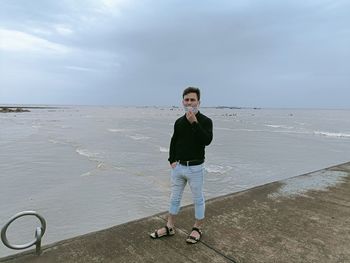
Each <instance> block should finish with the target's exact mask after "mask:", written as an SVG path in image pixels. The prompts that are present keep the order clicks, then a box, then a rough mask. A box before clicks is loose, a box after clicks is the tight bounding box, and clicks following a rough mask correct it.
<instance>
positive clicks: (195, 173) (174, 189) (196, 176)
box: [169, 163, 205, 220]
mask: <svg viewBox="0 0 350 263" xmlns="http://www.w3.org/2000/svg"><path fill="white" fill-rule="evenodd" d="M203 179H204V166H203V164H200V165H192V166H186V165H181V164H179V163H178V164H177V165H176V166H175V168H172V169H171V196H170V208H169V213H170V214H172V215H177V214H178V213H179V211H180V203H181V198H182V194H183V191H184V189H185V186H186V183H187V182H188V184H189V185H190V188H191V192H192V199H193V203H194V213H195V218H196V219H198V220H201V219H203V218H204V213H205V199H204V195H203Z"/></svg>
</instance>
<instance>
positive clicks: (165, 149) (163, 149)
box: [159, 147, 169, 153]
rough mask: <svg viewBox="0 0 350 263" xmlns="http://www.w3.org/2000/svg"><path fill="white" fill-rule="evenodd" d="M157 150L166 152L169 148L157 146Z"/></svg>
mask: <svg viewBox="0 0 350 263" xmlns="http://www.w3.org/2000/svg"><path fill="white" fill-rule="evenodd" d="M159 151H160V152H161V153H168V152H169V148H166V147H159Z"/></svg>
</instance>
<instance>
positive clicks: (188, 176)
mask: <svg viewBox="0 0 350 263" xmlns="http://www.w3.org/2000/svg"><path fill="white" fill-rule="evenodd" d="M182 97H183V100H182V104H183V106H184V108H185V111H186V114H185V115H183V116H182V117H180V118H179V119H177V120H176V122H175V125H174V134H173V136H172V138H171V142H170V151H169V159H168V160H169V162H170V166H171V197H170V208H169V214H168V221H167V224H166V226H164V227H163V228H160V229H158V230H156V231H155V232H154V233H151V234H150V236H151V237H152V238H160V237H164V236H172V235H174V234H175V229H174V225H175V216H176V215H177V214H178V212H179V210H180V202H181V198H182V194H183V191H184V188H185V186H186V183H188V184H189V185H190V188H191V192H192V198H193V202H194V209H195V223H194V226H193V228H192V232H191V233H190V235H189V236H188V237H187V239H186V242H187V243H190V244H194V243H197V242H198V241H199V240H200V238H201V235H202V231H201V228H202V225H203V221H204V213H205V200H204V195H203V177H204V166H203V163H204V157H205V150H204V149H205V146H207V145H209V144H210V142H211V141H212V139H213V123H212V121H211V119H209V118H208V117H206V116H205V115H203V114H202V113H200V112H199V111H198V108H199V105H200V90H199V89H198V88H194V87H188V88H186V89H185V90H184V92H183V95H182Z"/></svg>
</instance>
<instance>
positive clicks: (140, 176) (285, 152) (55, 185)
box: [0, 106, 350, 257]
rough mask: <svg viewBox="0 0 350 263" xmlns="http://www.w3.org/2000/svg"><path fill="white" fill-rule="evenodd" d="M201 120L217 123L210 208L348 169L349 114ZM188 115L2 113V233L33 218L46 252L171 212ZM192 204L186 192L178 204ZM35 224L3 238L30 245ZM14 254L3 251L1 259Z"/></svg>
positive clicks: (128, 110)
mask: <svg viewBox="0 0 350 263" xmlns="http://www.w3.org/2000/svg"><path fill="white" fill-rule="evenodd" d="M201 112H202V113H203V114H205V115H207V116H208V117H210V118H211V119H212V120H213V124H214V129H213V133H214V139H213V141H212V143H211V144H210V145H209V146H207V147H206V161H205V198H206V199H210V198H214V197H218V196H222V195H227V194H230V193H235V192H239V191H244V190H246V189H249V188H252V187H255V186H259V185H263V184H267V183H270V182H274V181H278V180H282V179H286V178H290V177H294V176H298V175H301V174H305V173H309V172H312V171H316V170H319V169H323V168H326V167H329V166H333V165H337V164H340V163H344V162H348V161H349V160H350V110H327V109H238V108H230V107H213V108H210V107H208V108H205V107H203V108H201ZM183 114H184V112H183V109H182V108H180V107H174V106H172V107H108V106H69V107H68V106H65V107H57V108H41V109H40V108H39V109H30V112H21V113H0V149H1V151H0V227H3V226H4V225H5V224H6V222H7V221H8V220H9V219H10V218H11V217H12V216H13V215H15V214H16V213H18V212H21V211H30V210H34V211H36V212H38V213H39V214H40V215H42V216H43V217H44V218H45V220H46V223H47V228H46V232H45V235H44V237H43V240H42V243H43V245H46V244H50V243H53V242H56V241H60V240H63V239H67V238H71V237H74V236H77V235H82V234H86V233H89V232H93V231H98V230H101V229H105V228H108V227H111V226H115V225H118V224H122V223H125V222H128V221H131V220H135V219H139V218H143V217H146V216H150V215H153V214H156V213H159V212H163V211H166V210H167V209H168V202H169V196H170V166H169V163H168V161H167V159H168V155H169V144H170V139H171V136H172V133H173V128H174V122H175V120H176V119H177V118H179V117H181V116H182V115H183ZM191 203H192V199H191V193H190V190H189V188H188V187H186V190H185V193H184V196H183V200H182V205H188V204H191ZM232 205H234V204H232ZM38 225H40V223H39V221H38V220H37V219H36V218H35V217H32V216H28V217H21V218H19V219H18V220H16V221H15V222H13V223H12V224H11V225H10V226H9V228H8V231H7V238H8V239H9V241H10V242H11V243H12V244H25V243H28V242H30V241H32V240H33V239H34V233H35V228H36V227H37V226H38ZM153 230H154V229H149V231H150V232H151V231H153ZM18 252H21V251H15V250H10V249H8V248H7V247H5V246H4V245H3V244H2V243H1V242H0V257H4V256H7V255H10V254H14V253H18Z"/></svg>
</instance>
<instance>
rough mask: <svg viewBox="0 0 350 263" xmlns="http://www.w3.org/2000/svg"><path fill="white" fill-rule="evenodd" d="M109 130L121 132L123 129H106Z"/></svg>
mask: <svg viewBox="0 0 350 263" xmlns="http://www.w3.org/2000/svg"><path fill="white" fill-rule="evenodd" d="M107 130H108V131H110V132H123V131H125V130H124V129H107Z"/></svg>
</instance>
